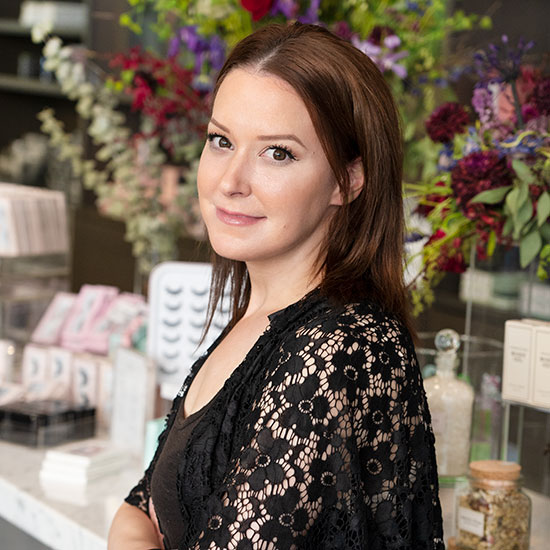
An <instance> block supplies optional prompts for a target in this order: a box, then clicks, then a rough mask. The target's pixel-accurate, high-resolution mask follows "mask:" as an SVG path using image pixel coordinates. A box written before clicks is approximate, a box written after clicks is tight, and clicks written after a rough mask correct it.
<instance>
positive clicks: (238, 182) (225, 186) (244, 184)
mask: <svg viewBox="0 0 550 550" xmlns="http://www.w3.org/2000/svg"><path fill="white" fill-rule="evenodd" d="M250 174H251V167H250V162H249V161H248V159H247V157H246V155H245V154H244V152H243V154H240V153H236V154H233V155H231V158H229V159H228V161H227V164H226V166H225V170H224V172H223V174H222V178H221V181H220V189H221V191H222V192H223V193H224V194H226V195H228V196H231V195H244V196H246V195H249V194H250Z"/></svg>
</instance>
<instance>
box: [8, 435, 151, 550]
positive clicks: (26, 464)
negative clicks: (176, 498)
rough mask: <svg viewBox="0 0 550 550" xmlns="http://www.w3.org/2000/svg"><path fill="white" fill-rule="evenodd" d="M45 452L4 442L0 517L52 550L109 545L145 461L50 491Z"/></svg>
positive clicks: (87, 549) (95, 549) (103, 548)
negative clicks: (77, 486) (45, 483)
mask: <svg viewBox="0 0 550 550" xmlns="http://www.w3.org/2000/svg"><path fill="white" fill-rule="evenodd" d="M44 453H45V451H44V450H36V449H32V448H28V447H23V446H21V445H14V444H11V443H6V442H3V441H2V442H0V516H2V517H3V518H4V519H6V520H7V521H9V522H10V523H12V524H13V525H15V526H16V527H18V528H19V529H21V530H22V531H25V532H26V533H28V534H30V535H32V536H33V537H34V538H36V539H38V540H39V541H40V542H42V543H43V544H45V545H46V546H50V547H51V548H53V549H54V550H106V548H107V532H108V530H109V526H110V524H111V520H112V519H113V516H114V514H115V512H116V510H117V508H118V507H119V506H120V503H121V502H122V500H123V498H124V497H125V496H126V495H127V494H128V491H129V490H130V489H131V488H132V487H133V485H134V484H135V483H136V482H137V481H138V480H139V478H140V477H141V475H142V473H143V471H142V468H141V465H140V464H138V462H137V461H134V462H132V463H130V465H129V466H128V467H127V468H125V469H124V471H123V472H120V473H119V474H116V475H111V476H108V477H105V478H103V479H101V480H98V481H94V482H92V483H91V484H90V485H88V487H87V488H86V489H82V490H67V491H65V494H64V492H63V491H62V490H61V489H60V488H57V489H56V490H55V491H54V494H53V495H50V494H49V492H48V493H46V492H45V490H44V489H43V488H42V487H41V485H40V483H39V480H38V472H39V470H40V465H41V463H42V458H43V457H44ZM67 493H69V494H67Z"/></svg>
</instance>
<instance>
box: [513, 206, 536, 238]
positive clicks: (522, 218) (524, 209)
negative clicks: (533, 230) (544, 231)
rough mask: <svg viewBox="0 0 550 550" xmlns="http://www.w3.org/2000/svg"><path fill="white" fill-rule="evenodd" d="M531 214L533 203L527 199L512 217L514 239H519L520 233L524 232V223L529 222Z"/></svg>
mask: <svg viewBox="0 0 550 550" xmlns="http://www.w3.org/2000/svg"><path fill="white" fill-rule="evenodd" d="M532 214H533V205H532V203H531V200H530V199H529V200H528V201H527V202H524V203H523V204H522V205H521V207H520V209H519V211H518V213H517V215H516V216H515V217H514V239H519V237H520V235H521V234H522V233H524V227H525V224H527V223H528V222H529V220H530V219H531V216H532Z"/></svg>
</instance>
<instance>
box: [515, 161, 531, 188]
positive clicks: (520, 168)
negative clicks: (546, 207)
mask: <svg viewBox="0 0 550 550" xmlns="http://www.w3.org/2000/svg"><path fill="white" fill-rule="evenodd" d="M512 168H513V169H514V172H515V173H516V174H517V176H518V178H519V179H520V180H521V181H522V182H525V183H527V184H529V183H535V182H536V177H535V174H533V172H532V171H531V169H530V168H529V166H527V164H525V163H524V162H522V161H521V160H518V159H514V160H513V161H512Z"/></svg>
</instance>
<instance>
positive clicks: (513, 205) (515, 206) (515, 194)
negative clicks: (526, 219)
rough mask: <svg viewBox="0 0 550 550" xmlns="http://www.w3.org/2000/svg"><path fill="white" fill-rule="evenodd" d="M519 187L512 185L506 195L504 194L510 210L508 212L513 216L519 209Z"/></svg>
mask: <svg viewBox="0 0 550 550" xmlns="http://www.w3.org/2000/svg"><path fill="white" fill-rule="evenodd" d="M518 198H519V187H514V189H512V190H511V191H510V192H509V193H508V194H507V195H506V206H507V208H508V210H509V211H510V214H512V216H513V217H514V218H515V217H516V216H517V215H518V210H519V203H518Z"/></svg>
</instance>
